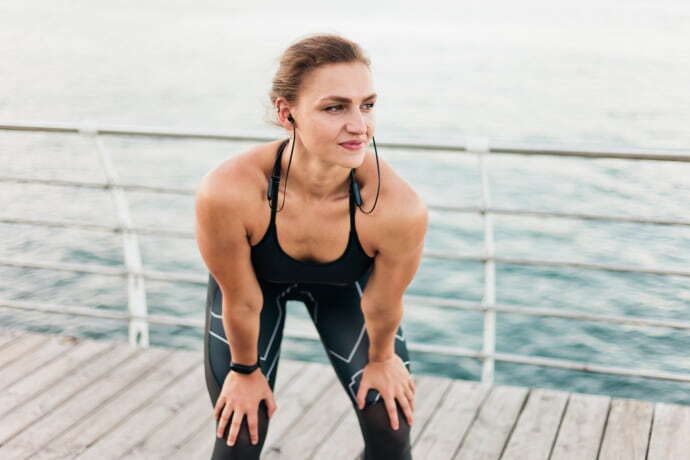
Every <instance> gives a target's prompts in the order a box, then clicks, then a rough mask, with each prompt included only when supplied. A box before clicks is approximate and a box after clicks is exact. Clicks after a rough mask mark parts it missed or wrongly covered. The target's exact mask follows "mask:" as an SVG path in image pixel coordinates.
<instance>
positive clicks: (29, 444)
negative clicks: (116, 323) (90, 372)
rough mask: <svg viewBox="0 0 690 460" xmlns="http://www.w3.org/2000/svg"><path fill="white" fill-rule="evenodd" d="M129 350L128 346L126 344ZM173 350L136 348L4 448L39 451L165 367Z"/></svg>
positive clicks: (15, 437)
mask: <svg viewBox="0 0 690 460" xmlns="http://www.w3.org/2000/svg"><path fill="white" fill-rule="evenodd" d="M126 347H127V348H129V345H126ZM172 352H173V350H172V349H163V348H150V349H148V350H145V349H141V348H140V349H137V350H136V354H135V355H134V356H133V357H132V359H129V360H127V361H125V362H124V363H122V364H120V365H118V366H116V367H113V368H111V369H110V370H109V372H107V373H105V374H102V375H101V376H100V377H99V378H97V379H94V380H93V381H92V382H90V384H89V385H88V386H86V387H85V388H83V389H81V390H80V391H79V392H78V396H77V397H74V398H70V399H68V400H67V401H65V402H64V403H63V404H61V405H60V406H59V407H56V408H55V409H53V410H52V411H51V412H49V413H47V414H44V415H43V416H42V417H41V419H40V422H38V423H34V424H31V425H30V426H28V427H26V428H25V429H24V430H22V432H21V433H18V434H17V435H16V436H14V437H13V438H12V439H11V440H10V441H8V442H7V443H6V444H5V446H4V447H8V448H13V449H17V450H19V449H21V450H22V451H28V452H36V451H38V450H41V449H42V448H43V446H45V445H46V444H48V442H49V441H51V440H52V439H53V438H55V437H57V436H59V435H60V434H61V433H63V432H64V431H65V430H67V429H69V428H70V427H72V426H73V425H75V424H77V423H78V422H79V421H80V420H82V419H84V418H88V416H89V414H90V413H91V412H93V411H97V410H98V408H99V407H100V406H102V405H104V404H107V402H108V400H110V399H111V398H114V397H116V396H117V395H118V393H120V392H126V390H127V388H128V387H129V386H131V385H134V384H135V383H136V382H137V381H138V380H139V379H142V378H143V377H144V376H146V374H147V373H149V372H151V371H152V370H153V369H155V368H156V367H157V366H160V365H161V364H163V363H164V362H165V361H166V360H167V358H168V357H169V356H170V355H171V354H172Z"/></svg>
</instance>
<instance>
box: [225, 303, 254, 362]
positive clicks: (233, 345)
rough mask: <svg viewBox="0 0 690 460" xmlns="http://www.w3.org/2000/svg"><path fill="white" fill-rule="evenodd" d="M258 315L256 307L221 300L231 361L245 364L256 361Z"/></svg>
mask: <svg viewBox="0 0 690 460" xmlns="http://www.w3.org/2000/svg"><path fill="white" fill-rule="evenodd" d="M260 315H261V310H260V309H258V308H255V307H251V306H249V305H237V304H229V305H227V304H226V303H225V302H223V329H224V330H225V337H226V338H227V339H228V344H229V346H230V356H231V357H232V361H233V362H236V363H240V364H246V365H250V364H254V363H255V362H256V359H257V357H258V356H259V352H258V350H257V344H258V340H259V320H260Z"/></svg>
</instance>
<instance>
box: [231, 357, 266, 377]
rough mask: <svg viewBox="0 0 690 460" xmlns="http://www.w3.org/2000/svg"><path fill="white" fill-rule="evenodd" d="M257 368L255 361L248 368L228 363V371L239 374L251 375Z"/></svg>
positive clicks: (243, 365)
mask: <svg viewBox="0 0 690 460" xmlns="http://www.w3.org/2000/svg"><path fill="white" fill-rule="evenodd" d="M258 367H259V360H258V359H257V360H256V364H252V365H251V366H248V365H246V364H237V363H233V362H232V361H230V370H231V371H235V372H239V373H240V374H251V373H252V372H254V371H255V370H256V369H257V368H258Z"/></svg>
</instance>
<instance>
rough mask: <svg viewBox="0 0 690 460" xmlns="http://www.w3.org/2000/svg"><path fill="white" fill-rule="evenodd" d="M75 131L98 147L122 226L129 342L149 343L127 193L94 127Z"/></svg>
mask: <svg viewBox="0 0 690 460" xmlns="http://www.w3.org/2000/svg"><path fill="white" fill-rule="evenodd" d="M79 132H80V133H81V134H83V135H89V136H92V137H93V138H94V140H95V142H96V146H97V147H98V156H99V158H100V160H101V166H102V167H103V173H104V174H105V180H106V184H107V185H108V187H109V188H110V191H111V194H112V197H113V201H114V203H115V210H116V212H117V218H118V221H119V223H120V226H121V227H122V244H123V250H124V258H125V267H126V269H127V293H128V302H127V305H128V308H129V344H130V345H131V346H133V347H136V346H141V347H148V346H149V325H148V320H147V317H148V307H147V305H146V286H145V284H144V274H143V264H142V262H141V251H140V250H139V239H138V236H137V233H136V231H135V230H134V229H133V226H132V218H131V215H130V212H129V202H128V201H127V193H126V192H125V190H124V189H123V188H122V187H120V186H119V179H118V175H117V170H116V169H115V166H114V165H113V162H112V159H111V157H110V154H109V153H108V151H107V150H106V149H105V147H104V145H103V141H102V140H101V138H100V137H98V130H97V129H93V128H90V127H88V126H84V127H82V128H80V130H79Z"/></svg>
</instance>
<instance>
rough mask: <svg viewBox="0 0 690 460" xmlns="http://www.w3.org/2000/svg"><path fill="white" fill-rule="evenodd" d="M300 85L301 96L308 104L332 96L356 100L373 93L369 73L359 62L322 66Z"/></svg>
mask: <svg viewBox="0 0 690 460" xmlns="http://www.w3.org/2000/svg"><path fill="white" fill-rule="evenodd" d="M302 85H303V86H302V88H301V96H302V97H304V98H305V100H306V101H309V102H318V101H319V100H321V99H322V98H325V97H326V96H332V95H337V96H343V97H347V98H350V99H353V100H358V99H360V98H364V97H366V96H368V95H369V94H371V93H373V92H374V91H373V81H372V75H371V71H370V70H369V68H368V67H367V66H366V65H365V64H362V63H360V62H355V63H337V64H326V65H323V66H321V67H318V68H316V69H314V71H312V72H310V73H309V74H308V75H307V76H306V77H305V79H304V80H303V82H302Z"/></svg>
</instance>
